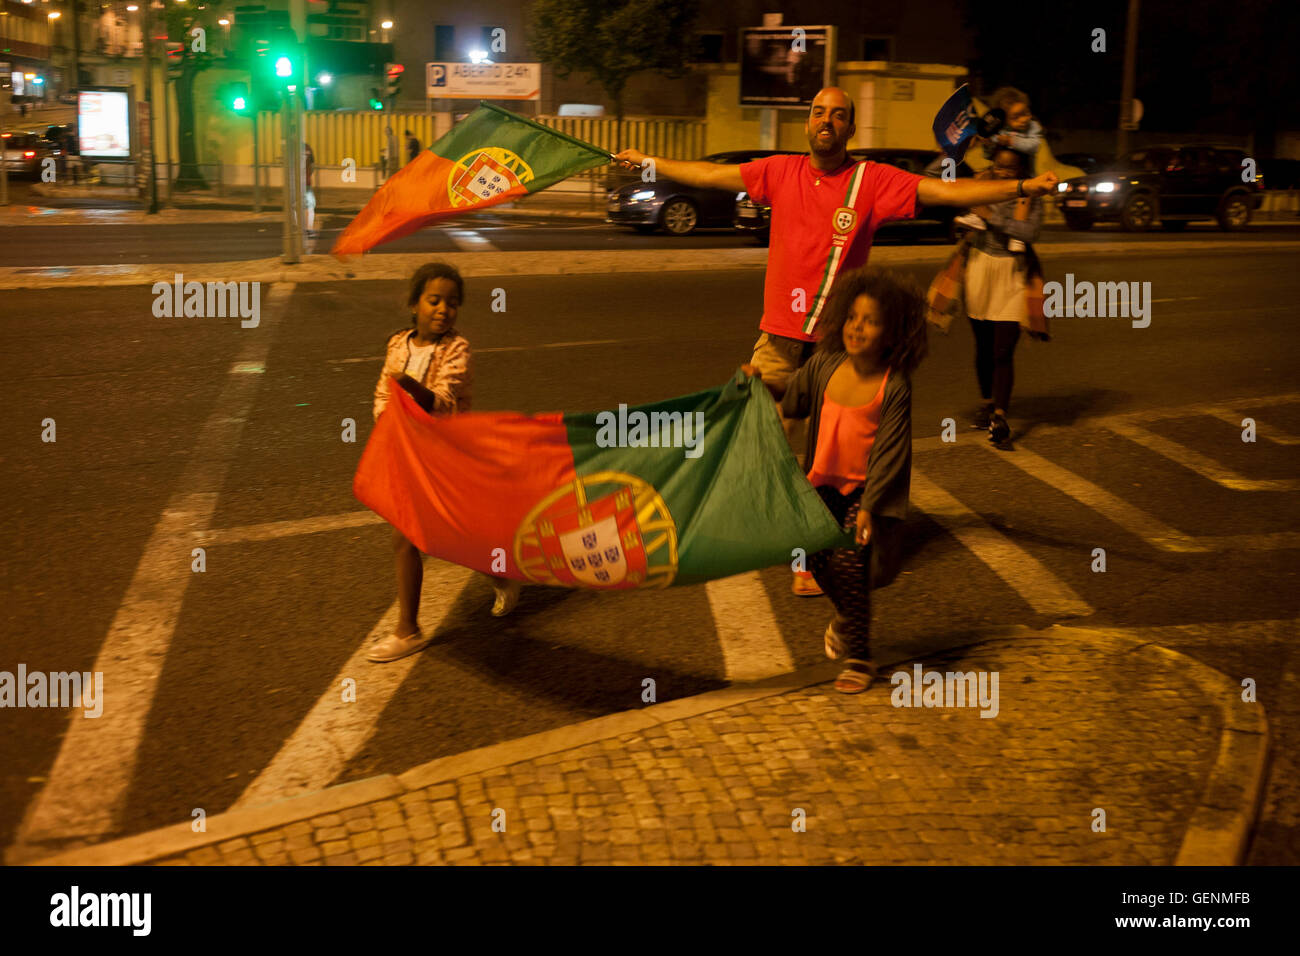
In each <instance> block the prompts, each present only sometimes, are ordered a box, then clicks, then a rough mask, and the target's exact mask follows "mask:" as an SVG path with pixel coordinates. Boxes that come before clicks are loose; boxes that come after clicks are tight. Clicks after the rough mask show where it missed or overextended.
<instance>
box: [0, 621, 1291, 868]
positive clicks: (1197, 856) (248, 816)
mask: <svg viewBox="0 0 1300 956" xmlns="http://www.w3.org/2000/svg"><path fill="white" fill-rule="evenodd" d="M1030 635H1042V636H1044V637H1052V636H1055V637H1058V638H1060V639H1062V640H1067V641H1071V642H1075V641H1077V640H1078V639H1079V638H1080V637H1084V638H1088V639H1091V640H1093V641H1099V642H1103V643H1111V644H1119V645H1122V646H1125V647H1126V649H1127V650H1126V652H1127V653H1146V654H1154V655H1157V656H1159V657H1160V658H1162V659H1163V660H1164V661H1165V662H1166V663H1168V664H1170V665H1173V666H1178V667H1180V668H1182V669H1183V670H1184V672H1185V673H1186V674H1188V676H1190V677H1191V679H1192V681H1193V682H1194V683H1195V684H1196V685H1197V686H1198V687H1199V688H1200V689H1201V691H1202V692H1203V693H1204V695H1205V696H1206V698H1207V699H1209V700H1210V701H1217V706H1218V707H1219V710H1220V713H1221V714H1222V716H1223V729H1222V731H1221V732H1220V737H1219V753H1218V756H1217V758H1216V760H1215V763H1214V766H1213V768H1212V769H1211V770H1210V775H1209V779H1208V780H1207V782H1206V785H1205V788H1204V790H1203V791H1202V793H1201V797H1200V800H1199V802H1198V804H1197V807H1196V809H1195V810H1194V811H1193V813H1192V815H1191V818H1190V821H1189V824H1188V829H1187V832H1186V834H1185V835H1184V837H1183V843H1182V845H1181V847H1180V848H1179V851H1178V855H1177V858H1176V859H1175V861H1174V865H1175V866H1237V865H1240V864H1241V863H1242V862H1243V861H1244V859H1245V854H1246V849H1247V845H1248V843H1249V837H1250V833H1251V829H1252V827H1253V824H1254V822H1255V820H1256V818H1257V816H1258V813H1259V808H1260V805H1261V803H1262V800H1263V794H1264V771H1265V768H1266V767H1267V764H1268V749H1269V730H1268V722H1267V720H1266V718H1265V716H1264V710H1263V705H1261V704H1256V705H1253V706H1251V707H1249V708H1247V709H1243V708H1241V707H1239V706H1236V705H1237V704H1240V703H1241V700H1240V694H1239V693H1238V691H1239V688H1238V687H1237V685H1235V684H1234V683H1233V681H1232V679H1231V678H1229V677H1228V676H1227V675H1226V674H1223V673H1221V672H1220V671H1217V670H1215V669H1214V668H1211V667H1209V666H1207V665H1205V664H1202V663H1200V662H1199V661H1197V660H1195V659H1194V658H1191V657H1188V656H1187V655H1185V654H1182V653H1180V652H1178V651H1173V650H1170V649H1168V648H1165V647H1161V646H1160V645H1157V644H1152V643H1149V642H1142V641H1138V640H1135V639H1132V638H1125V637H1121V636H1117V635H1116V634H1115V633H1114V632H1113V631H1108V630H1104V629H1100V628H1081V627H1070V626H1062V625H1059V624H1057V625H1052V626H1051V627H1049V628H1045V629H1042V630H1034V629H1031V628H1028V627H1025V626H1023V625H1015V626H1008V627H999V628H991V629H986V630H981V631H980V632H979V638H978V639H977V640H975V641H972V642H970V643H967V644H960V645H954V646H952V647H948V648H945V649H944V653H953V652H956V651H964V650H968V649H970V648H974V647H978V646H981V645H983V644H987V643H990V642H992V641H996V640H1013V639H1016V638H1021V637H1027V636H1030ZM907 660H911V658H908V659H907ZM899 663H902V661H899V662H894V663H893V664H887V665H885V666H884V667H882V668H881V672H882V673H884V672H885V671H887V669H888V668H889V667H891V666H897V665H898V664H899ZM838 670H839V665H838V664H837V663H835V662H833V661H827V662H824V663H819V664H816V665H813V666H812V667H807V668H802V669H800V670H798V671H793V672H791V673H788V674H781V675H778V676H776V677H771V678H768V679H766V680H762V681H757V682H755V683H752V684H746V685H743V686H739V687H725V688H722V689H720V690H715V691H709V692H706V693H704V694H697V695H695V696H693V697H686V698H682V699H680V700H672V701H665V702H664V703H662V704H651V705H649V706H647V707H645V708H643V709H641V710H628V711H621V712H619V713H615V714H608V715H606V716H604V717H596V718H593V719H591V720H586V721H582V722H581V723H577V724H570V725H568V726H565V727H558V728H555V729H553V730H546V731H542V732H540V733H536V734H530V735H529V736H527V737H520V738H518V739H516V740H507V741H503V742H501V743H497V744H492V745H490V746H487V747H480V748H478V749H476V750H470V751H467V752H465V753H462V754H455V755H453V756H449V757H440V758H438V759H436V760H432V761H429V762H428V763H424V764H421V765H420V766H418V767H413V768H411V769H410V770H407V771H406V772H404V773H402V774H396V775H395V774H382V775H379V776H375V777H369V778H367V779H365V780H357V781H352V782H349V783H344V784H338V785H336V786H332V787H327V788H326V789H324V790H321V791H318V792H316V793H311V794H305V795H303V796H299V797H293V798H290V799H287V800H282V801H279V802H276V803H271V804H265V805H263V806H258V807H248V808H245V809H241V810H231V811H228V812H226V813H222V814H218V815H216V816H213V817H211V818H209V819H208V821H207V830H206V832H204V833H202V834H195V833H194V832H193V830H192V829H191V824H189V823H178V824H174V825H172V826H168V827H163V828H160V829H157V830H152V831H149V832H147V833H141V834H137V835H135V836H130V837H125V838H123V839H120V840H114V841H111V842H109V843H103V844H98V845H95V846H89V847H83V848H79V849H70V850H65V851H62V852H60V853H57V854H55V855H53V856H48V857H44V858H39V859H25V860H19V859H16V858H15V855H14V853H13V851H12V849H11V850H10V851H8V852H7V854H6V857H7V859H6V862H7V863H8V864H9V865H25V866H129V865H135V864H143V863H148V862H149V861H151V860H156V859H161V858H164V857H168V856H175V855H178V854H181V853H188V852H191V851H193V850H196V849H199V848H201V847H204V846H210V845H212V844H215V843H224V842H226V841H228V840H234V839H238V838H239V837H247V836H250V835H252V834H254V833H258V832H261V831H263V830H268V829H271V828H273V827H281V826H288V825H290V824H293V823H297V822H300V821H303V820H308V819H311V818H312V817H317V816H322V815H324V814H327V813H336V812H339V811H341V810H344V809H347V808H349V807H353V806H360V805H362V804H366V803H372V802H374V801H377V800H385V799H393V798H396V797H400V796H401V795H402V794H404V793H408V792H411V791H415V790H420V789H423V788H425V787H429V786H432V785H434V784H438V783H444V782H448V781H452V780H456V779H459V778H460V777H464V776H468V775H470V774H476V773H482V772H484V771H486V770H490V769H494V768H497V767H505V766H509V765H511V764H515V763H520V762H522V761H526V760H534V759H537V758H539V757H545V756H549V755H551V754H554V753H558V752H561V751H565V750H571V749H574V748H576V747H581V746H584V745H586V744H590V743H594V742H596V741H600V740H607V739H609V738H612V737H618V736H621V735H623V734H627V733H635V732H636V731H639V730H647V729H649V728H652V727H655V726H658V725H661V724H665V723H668V722H671V721H675V720H684V719H686V718H690V717H698V716H700V715H701V714H706V713H710V712H712V711H715V710H722V709H724V708H727V707H732V706H735V705H737V704H746V703H751V702H753V701H756V700H762V699H764V698H766V697H774V696H778V695H780V694H785V693H789V692H791V691H797V690H802V689H803V688H805V687H810V686H814V685H817V684H823V683H828V682H830V681H831V680H833V679H834V677H835V675H836V673H837V672H838ZM1230 704H1231V705H1232V706H1230Z"/></svg>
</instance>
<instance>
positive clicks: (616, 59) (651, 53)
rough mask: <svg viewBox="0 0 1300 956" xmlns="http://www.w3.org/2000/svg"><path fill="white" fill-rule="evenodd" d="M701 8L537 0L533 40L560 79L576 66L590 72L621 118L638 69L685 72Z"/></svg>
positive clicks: (677, 0) (673, 0) (614, 0)
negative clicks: (628, 83) (630, 86)
mask: <svg viewBox="0 0 1300 956" xmlns="http://www.w3.org/2000/svg"><path fill="white" fill-rule="evenodd" d="M698 12H699V2H698V0H536V2H534V3H533V5H532V15H531V17H530V19H529V25H528V34H529V35H528V42H529V45H530V46H531V47H532V49H533V52H534V53H535V54H536V55H537V57H538V59H540V60H541V61H542V62H543V63H547V64H549V65H550V66H551V67H552V69H554V70H555V74H556V76H558V77H560V78H561V79H567V78H568V77H569V75H570V74H572V73H573V72H574V71H577V72H579V73H582V74H584V75H586V76H588V77H590V78H591V80H592V81H593V82H595V83H596V84H598V85H599V86H600V88H601V89H602V90H604V91H605V95H606V96H608V97H609V99H610V101H611V102H612V103H613V104H614V115H615V116H617V117H618V119H619V120H622V119H623V93H624V91H625V89H626V87H627V82H628V80H629V79H631V77H632V76H633V75H634V74H636V73H640V72H642V71H644V70H654V71H656V72H658V73H661V74H663V75H665V76H668V77H674V78H675V77H679V76H682V75H684V74H685V72H686V68H687V65H688V64H689V63H690V58H691V55H692V53H693V52H694V40H693V34H692V28H693V27H694V24H695V18H696V16H697V14H698Z"/></svg>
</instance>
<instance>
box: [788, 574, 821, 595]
mask: <svg viewBox="0 0 1300 956" xmlns="http://www.w3.org/2000/svg"><path fill="white" fill-rule="evenodd" d="M794 593H795V594H797V595H799V597H818V596H819V595H822V594H824V593H826V592H824V591H823V590H822V589H821V585H819V584H818V583H817V579H816V578H814V577H813V576H812V572H811V571H796V572H795V573H794Z"/></svg>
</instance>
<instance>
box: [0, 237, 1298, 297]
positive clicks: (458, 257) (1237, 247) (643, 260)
mask: <svg viewBox="0 0 1300 956" xmlns="http://www.w3.org/2000/svg"><path fill="white" fill-rule="evenodd" d="M1209 250H1213V251H1217V252H1241V253H1245V254H1254V253H1258V252H1297V251H1300V241H1292V240H1281V241H1267V240H1260V241H1243V242H1233V243H1227V244H1225V243H1222V242H1216V241H1205V242H1198V241H1191V242H1178V241H1170V242H1160V241H1155V242H1143V243H1113V244H1110V243H1106V244H1103V243H1060V244H1058V245H1054V246H1052V247H1050V248H1049V250H1048V251H1047V253H1046V254H1047V255H1049V256H1050V255H1053V254H1055V255H1062V256H1065V255H1074V256H1092V257H1096V258H1122V257H1126V256H1131V255H1133V254H1144V255H1148V256H1185V255H1187V254H1189V253H1196V252H1205V251H1209ZM767 254H768V250H767V249H766V248H764V247H761V246H758V247H752V248H744V249H708V250H691V249H627V250H616V251H592V250H566V249H555V250H550V249H547V250H531V251H522V252H500V251H497V252H445V253H441V254H437V255H436V256H435V255H434V254H433V253H391V254H376V255H366V256H361V257H358V258H357V259H355V261H351V262H347V263H344V262H341V261H339V260H338V259H335V258H334V257H333V256H330V255H326V254H312V255H307V256H304V257H303V261H302V262H300V263H298V264H296V265H286V264H285V263H283V262H281V261H280V259H279V258H278V257H276V258H267V259H238V260H234V261H230V262H191V263H166V262H151V263H135V264H124V265H116V264H110V265H93V266H5V267H0V289H50V288H57V287H62V286H86V285H93V286H110V285H147V284H151V283H153V282H155V281H158V280H160V279H161V280H163V281H167V282H171V281H172V277H173V276H174V275H175V274H176V273H178V272H179V273H182V274H183V275H184V276H185V278H186V279H187V280H191V281H199V282H205V281H213V282H231V281H247V282H263V283H271V282H294V283H301V284H307V283H313V282H342V281H345V280H347V279H361V280H391V279H407V278H409V277H410V275H411V273H412V272H413V271H414V270H415V269H416V268H418V267H419V266H420V265H423V264H424V263H425V262H428V261H429V259H430V258H438V259H440V260H443V261H445V262H448V263H451V264H452V265H454V266H456V267H457V268H458V269H459V270H460V271H461V274H462V275H464V276H466V277H467V278H482V277H485V276H557V275H590V274H597V275H607V274H610V273H612V272H619V273H632V272H718V271H725V270H729V269H763V268H766V266H767ZM951 255H952V246H949V245H942V246H878V247H876V248H874V249H873V250H872V257H871V261H872V262H873V263H874V264H881V263H884V264H889V265H896V264H926V263H942V262H946V261H947V260H948V258H949V257H950V256H951Z"/></svg>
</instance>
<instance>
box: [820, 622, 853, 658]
mask: <svg viewBox="0 0 1300 956" xmlns="http://www.w3.org/2000/svg"><path fill="white" fill-rule="evenodd" d="M825 647H826V656H827V657H829V658H830V659H831V660H833V661H838V660H839V659H840V658H842V657H848V656H849V644H848V641H846V640H844V638H843V637H842V636H841V635H840V632H839V631H837V630H835V621H834V620H833V619H832V620H831V622H830V623H829V624H827V625H826V642H825Z"/></svg>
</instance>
